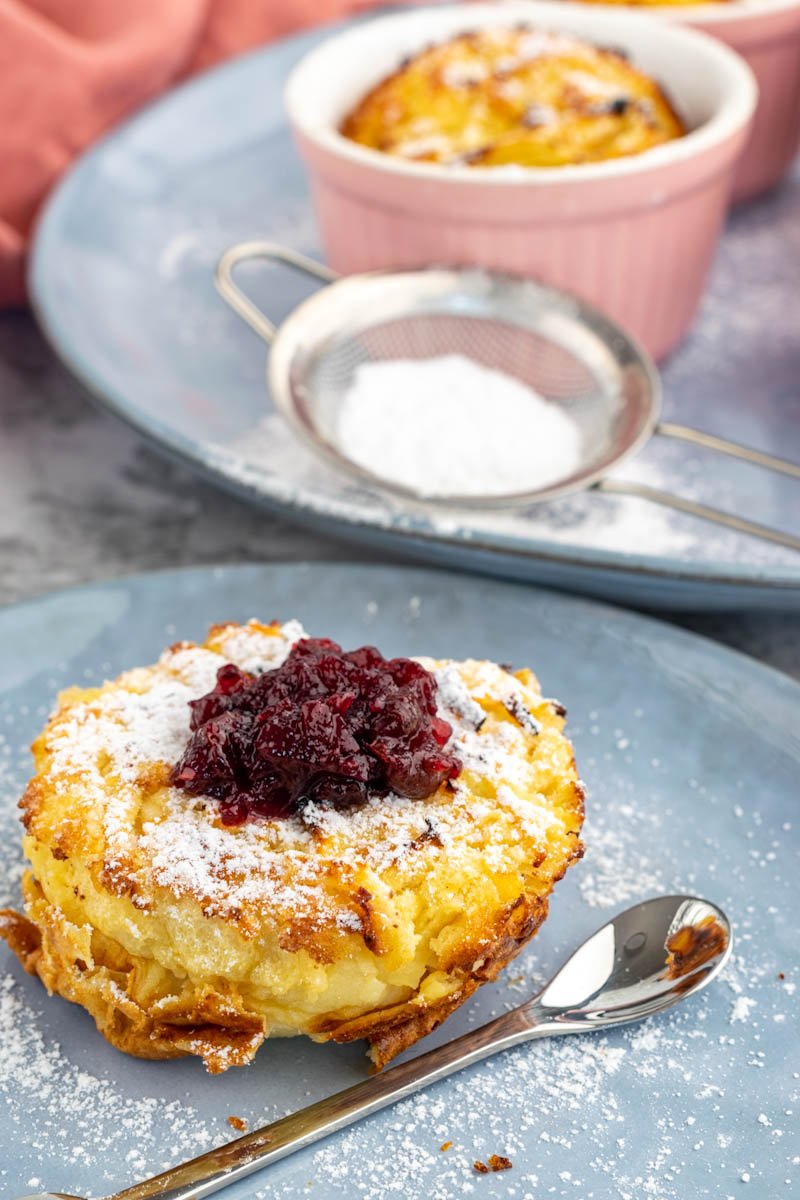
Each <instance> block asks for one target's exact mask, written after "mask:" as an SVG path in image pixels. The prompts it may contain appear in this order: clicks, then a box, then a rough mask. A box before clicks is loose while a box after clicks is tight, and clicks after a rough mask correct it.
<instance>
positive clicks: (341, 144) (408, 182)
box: [286, 2, 756, 358]
mask: <svg viewBox="0 0 800 1200" xmlns="http://www.w3.org/2000/svg"><path fill="white" fill-rule="evenodd" d="M560 7H561V6H556V5H553V4H551V3H529V2H524V3H508V4H502V5H485V4H475V5H470V6H469V7H466V8H461V7H456V8H451V7H447V8H434V9H420V10H414V11H409V12H405V13H402V14H399V15H395V16H389V17H383V18H379V19H377V20H374V21H370V22H367V23H365V24H363V25H360V26H357V27H355V28H353V29H350V30H348V31H347V32H345V33H342V34H339V35H338V36H336V37H333V38H331V39H330V40H329V41H327V42H325V43H323V44H322V45H321V46H320V47H318V48H317V49H316V50H314V51H312V53H311V54H310V55H308V56H307V57H306V58H305V59H303V61H302V62H301V63H300V64H299V65H298V66H297V67H296V68H295V70H294V72H293V74H292V76H291V78H290V80H289V83H288V86H287V93H286V95H287V105H288V110H289V116H290V120H291V123H292V126H293V129H294V132H295V136H296V139H297V142H298V145H299V148H300V151H301V154H302V156H303V158H304V160H305V162H306V165H307V168H308V172H309V179H310V184H311V190H312V194H313V198H314V202H315V207H316V212H317V216H318V220H319V223H320V227H321V233H322V240H323V245H324V248H325V252H326V256H327V259H328V262H329V263H330V265H331V266H332V267H333V268H334V269H335V270H337V271H339V272H341V273H353V272H358V271H369V270H374V269H380V268H387V267H417V266H421V265H427V264H431V263H460V264H474V265H478V266H484V267H488V268H492V269H494V270H499V271H509V272H513V273H516V274H523V275H530V276H534V277H536V278H538V279H541V280H544V281H545V282H548V283H552V284H555V285H556V286H558V287H562V288H564V289H566V290H569V291H572V292H574V293H576V294H577V295H579V296H581V297H583V298H584V299H586V300H589V301H590V302H592V303H594V304H595V305H597V306H598V307H599V308H600V309H602V310H603V311H605V312H606V313H608V314H609V315H610V316H612V317H613V318H615V319H616V320H617V321H619V322H620V324H622V325H623V326H624V327H625V328H627V329H628V330H629V331H630V332H631V333H633V334H634V336H636V337H638V338H639V340H640V341H641V342H642V343H643V344H644V346H645V347H646V348H647V349H648V350H649V351H650V353H651V354H652V355H654V356H655V357H656V358H660V357H662V356H663V355H664V354H666V353H667V352H668V351H669V350H670V349H671V348H672V347H673V346H674V345H675V344H676V343H677V342H678V341H679V340H680V338H681V337H682V336H683V335H684V333H685V332H686V330H687V329H688V327H689V325H690V323H691V321H692V318H693V316H694V313H695V310H696V308H697V305H698V302H699V300H700V296H701V294H702V291H703V287H704V284H705V280H706V276H707V273H708V269H709V266H710V263H711V260H712V257H713V253H714V248H715V245H716V241H717V237H718V234H719V230H720V226H721V223H722V220H723V217H724V214H725V210H726V207H727V204H728V200H729V195H730V188H731V182H732V177H733V171H734V167H735V165H736V160H737V158H738V156H739V154H740V152H741V149H742V147H743V145H744V142H745V140H746V137H747V134H748V132H749V127H750V122H751V118H752V113H753V109H754V107H755V100H756V88H755V84H754V82H753V79H752V75H751V73H750V71H749V70H748V68H747V67H746V66H745V65H744V64H743V63H742V62H741V60H740V59H739V58H738V57H737V56H736V55H735V54H733V53H731V51H730V50H728V49H727V48H726V47H724V46H722V45H721V44H720V43H718V42H716V41H714V40H712V39H710V38H708V37H706V36H704V35H703V34H699V33H696V32H695V31H694V30H689V29H686V28H683V27H681V26H679V25H676V24H667V23H662V22H658V21H655V20H653V19H652V18H649V17H643V16H641V15H639V14H632V13H630V12H628V11H627V10H626V11H619V12H611V11H609V10H608V9H602V10H599V9H593V8H589V7H581V6H577V5H570V6H569V13H568V14H567V13H565V12H560V11H559V9H560ZM519 21H526V22H527V23H530V24H535V25H538V26H540V27H545V28H554V29H562V30H564V29H567V30H569V31H570V32H575V33H577V34H578V35H579V36H581V37H584V38H587V39H588V40H590V41H595V42H599V43H602V44H606V45H614V46H617V47H621V48H622V49H624V50H625V52H626V53H628V54H629V55H630V56H631V57H632V59H633V60H634V61H635V62H636V63H637V64H639V65H640V66H641V67H643V69H644V70H646V71H648V72H649V73H650V74H652V75H653V76H654V77H655V78H657V79H658V80H659V81H660V82H661V83H662V84H663V85H664V86H665V87H666V89H667V91H668V93H669V94H670V96H671V98H672V100H673V102H674V103H675V105H676V107H677V108H678V109H679V111H681V113H682V115H683V116H684V118H685V120H686V121H687V123H688V124H689V126H690V130H691V132H689V133H688V134H687V135H686V136H685V137H682V138H679V139H677V140H676V141H673V142H670V143H668V144H666V145H663V146H658V147H655V148H653V149H651V150H648V151H646V152H645V153H643V154H639V155H636V156H631V157H629V158H622V159H615V160H612V161H608V162H601V163H589V164H581V165H576V166H565V167H556V168H520V167H500V168H485V167H484V168H481V167H457V166H452V167H451V166H441V165H437V164H431V163H416V162H408V161H404V160H400V159H397V158H394V157H391V156H389V155H385V154H381V153H380V152H378V151H374V150H371V149H368V148H365V147H363V146H359V145H356V144H354V143H353V142H350V141H348V140H347V139H346V138H344V137H342V136H341V134H339V132H338V125H339V123H340V121H341V119H342V117H343V116H344V115H345V113H346V112H348V111H349V109H350V108H351V107H352V106H353V105H354V104H355V103H356V102H357V101H358V100H359V99H360V97H361V96H362V95H363V94H364V93H365V92H366V91H367V90H368V88H369V87H371V86H372V85H374V84H375V83H376V82H377V81H378V80H380V79H382V78H384V77H385V76H386V75H388V74H389V73H390V71H392V70H393V69H394V68H395V67H396V66H397V65H398V63H399V62H400V60H401V59H403V58H404V57H405V56H406V55H408V54H409V53H414V52H415V51H417V50H419V49H421V48H422V47H423V46H424V45H426V44H428V43H429V42H431V41H440V40H443V39H445V38H447V37H449V36H451V35H452V34H455V33H456V32H461V31H463V30H464V29H467V28H473V29H476V28H481V27H487V26H491V25H498V24H501V23H502V24H515V23H517V22H519Z"/></svg>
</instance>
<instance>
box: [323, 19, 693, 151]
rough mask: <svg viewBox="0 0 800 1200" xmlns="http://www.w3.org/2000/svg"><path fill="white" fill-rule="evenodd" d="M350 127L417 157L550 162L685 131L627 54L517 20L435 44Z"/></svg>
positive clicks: (639, 146)
mask: <svg viewBox="0 0 800 1200" xmlns="http://www.w3.org/2000/svg"><path fill="white" fill-rule="evenodd" d="M341 132H342V133H343V135H344V136H345V137H347V138H350V139H351V140H352V141H355V142H359V143H360V144H361V145H364V146H369V147H371V148H372V149H374V150H380V151H382V152H383V153H385V154H392V155H395V156H398V157H400V158H405V159H410V160H414V161H417V162H437V163H450V164H460V165H466V166H482V167H495V166H503V165H509V164H515V165H517V166H527V167H551V166H560V165H564V164H570V163H585V162H599V161H603V160H605V159H611V158H621V157H625V156H627V155H631V154H639V153H641V152H642V151H643V150H647V149H649V148H650V147H652V146H656V145H658V144H660V143H662V142H666V141H670V140H672V139H673V138H677V137H680V136H681V134H683V133H684V132H685V130H684V128H683V125H682V123H681V121H680V119H679V118H678V116H677V115H676V113H675V111H674V110H673V108H672V106H671V104H670V103H669V101H668V99H667V97H666V96H665V95H664V92H663V91H662V89H661V88H660V87H659V86H658V84H657V83H656V82H655V81H654V80H652V79H650V78H649V77H648V76H647V75H645V74H644V73H643V72H641V71H639V70H637V69H636V68H635V67H634V66H633V65H632V64H631V63H630V62H628V60H627V59H626V58H624V57H623V56H622V55H621V54H619V53H618V52H616V51H613V50H607V49H603V48H600V47H596V46H592V45H590V44H589V43H586V42H582V41H579V40H578V39H576V38H573V37H571V36H567V35H563V34H557V33H549V32H548V31H546V30H535V29H529V28H524V27H523V28H519V27H517V28H507V29H503V28H497V29H490V30H485V31H483V32H475V33H465V34H461V35H459V36H458V37H454V38H452V39H451V40H450V41H448V42H445V43H444V44H442V45H438V46H431V47H428V48H427V49H425V50H423V51H422V52H421V53H420V54H417V55H416V56H415V57H413V58H412V59H410V60H409V61H408V62H406V63H404V64H403V66H402V67H401V68H400V69H399V70H398V71H397V72H395V74H394V75H391V76H390V77H389V78H388V79H385V80H384V81H383V82H382V83H379V84H378V85H377V87H375V88H373V89H372V91H371V92H369V93H368V95H366V96H365V97H364V98H363V99H362V100H361V102H360V103H359V104H358V105H357V106H356V108H355V109H354V110H353V111H352V112H351V113H350V114H349V115H348V116H347V117H346V118H345V120H344V121H343V123H342V126H341Z"/></svg>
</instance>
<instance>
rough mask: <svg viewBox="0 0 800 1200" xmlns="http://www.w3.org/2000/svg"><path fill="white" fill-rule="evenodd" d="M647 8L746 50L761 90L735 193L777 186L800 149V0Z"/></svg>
mask: <svg viewBox="0 0 800 1200" xmlns="http://www.w3.org/2000/svg"><path fill="white" fill-rule="evenodd" d="M647 12H648V13H650V14H651V15H655V16H658V17H663V18H665V19H667V20H670V21H676V22H679V23H680V24H681V25H690V26H691V27H692V28H693V29H700V30H702V31H703V32H704V33H708V34H711V36H712V37H716V38H719V40H720V41H721V42H724V43H725V44H726V45H727V46H730V47H731V49H732V50H735V51H736V52H737V54H741V56H742V58H743V59H744V60H745V62H746V63H747V64H748V66H749V67H750V69H751V70H752V72H753V74H754V75H755V77H756V82H757V84H758V92H759V96H758V105H757V107H756V113H755V119H754V121H753V127H752V129H751V131H750V136H749V138H748V140H747V144H746V146H745V148H744V150H743V151H742V156H741V158H740V160H739V165H738V166H737V168H736V175H735V177H734V181H733V199H734V200H737V201H738V200H750V199H752V198H753V197H755V196H758V195H760V194H761V193H762V192H765V191H768V190H769V189H770V188H771V187H774V186H775V184H776V183H778V182H779V181H780V180H781V179H782V178H783V176H784V175H785V174H786V172H787V171H788V170H789V167H790V166H791V164H792V160H793V159H794V157H795V155H796V154H797V151H798V149H800V0H729V2H728V3H715V4H689V5H664V6H656V7H653V8H648V9H647Z"/></svg>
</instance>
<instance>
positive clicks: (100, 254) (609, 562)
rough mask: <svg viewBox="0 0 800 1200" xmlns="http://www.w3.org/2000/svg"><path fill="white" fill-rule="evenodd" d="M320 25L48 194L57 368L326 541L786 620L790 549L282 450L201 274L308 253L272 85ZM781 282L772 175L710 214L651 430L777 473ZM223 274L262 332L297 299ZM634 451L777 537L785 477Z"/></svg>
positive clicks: (676, 517)
mask: <svg viewBox="0 0 800 1200" xmlns="http://www.w3.org/2000/svg"><path fill="white" fill-rule="evenodd" d="M329 32H330V29H328V30H322V31H319V30H317V31H314V32H312V33H306V34H303V35H302V36H299V37H294V38H291V39H289V40H287V41H284V42H279V43H277V44H275V45H273V46H269V47H267V48H265V49H262V50H259V51H257V52H256V53H254V54H250V55H248V56H245V57H243V58H240V59H237V60H235V61H234V62H232V63H230V64H228V65H226V66H223V67H221V68H219V69H217V70H214V71H211V72H209V73H207V74H205V75H202V76H201V77H200V78H198V79H196V80H195V81H193V82H191V83H189V84H187V85H186V86H184V87H182V88H179V89H178V90H177V91H175V92H173V93H172V94H170V95H169V96H167V97H166V98H165V99H163V100H160V101H159V102H157V103H156V104H154V105H152V106H151V107H149V108H147V109H146V110H145V111H144V112H142V113H141V114H140V115H139V116H137V117H136V118H134V119H133V120H132V121H129V122H128V123H127V124H125V125H123V126H121V127H120V128H119V129H118V130H117V131H116V132H114V133H113V134H112V135H111V136H110V137H108V138H107V139H106V140H105V141H103V142H102V143H101V144H99V145H98V146H97V147H96V148H95V149H94V150H92V151H91V152H90V153H89V154H87V155H86V156H85V157H84V158H83V159H82V160H81V161H80V162H79V163H78V164H77V165H76V166H75V167H74V169H73V170H72V171H71V172H70V174H69V175H68V176H67V177H66V179H65V180H64V181H63V182H62V183H61V185H60V186H59V187H58V188H57V189H56V191H55V193H54V195H53V197H52V198H51V200H50V202H49V204H48V206H47V208H46V210H45V213H44V216H43V218H42V220H41V221H40V223H39V226H38V232H37V236H36V240H35V245H34V251H33V261H32V269H31V276H30V284H31V293H32V298H33V302H34V305H35V307H36V310H37V313H38V315H39V317H40V320H41V322H42V325H43V327H44V329H45V332H46V333H47V335H48V337H49V338H50V340H51V342H52V343H53V345H54V347H55V348H56V350H57V351H58V353H59V354H60V355H61V357H62V358H63V359H64V361H65V362H66V363H67V365H68V366H69V367H70V368H71V369H72V371H73V372H74V373H75V374H76V375H77V376H78V377H79V378H80V379H81V380H82V381H83V382H84V383H85V384H86V386H87V387H88V388H89V389H90V391H92V392H93V393H94V394H95V395H96V397H97V398H98V399H99V400H100V401H101V402H102V403H104V404H105V405H107V406H108V407H109V408H111V409H112V410H113V411H114V412H116V413H117V414H118V415H119V416H121V417H122V418H123V419H124V420H125V421H127V422H128V423H129V424H130V425H132V426H134V428H136V429H137V430H139V431H140V432H141V433H142V434H144V435H145V436H146V437H148V438H151V439H152V440H153V441H155V442H156V443H158V444H159V445H160V446H162V447H163V448H164V449H166V450H167V451H169V452H170V453H171V454H173V455H175V456H176V457H178V458H180V459H181V460H183V461H184V462H186V463H188V464H189V465H190V466H193V467H194V468H195V469H197V470H198V471H200V472H201V473H202V474H204V475H206V476H208V477H209V478H211V479H213V480H215V481H216V482H218V483H219V484H221V485H223V486H224V487H226V488H228V489H229V490H232V491H235V492H237V493H238V494H240V495H242V496H244V497H246V498H248V499H250V500H251V501H253V502H255V503H258V504H262V505H264V506H266V507H268V508H271V509H273V510H276V511H280V512H281V513H283V514H284V515H286V516H289V517H291V518H293V519H295V520H297V521H301V522H304V523H306V524H308V525H313V526H317V527H320V528H324V529H328V530H330V531H331V532H335V533H336V534H338V535H339V536H347V537H351V538H356V539H358V540H360V541H362V542H367V543H370V544H372V545H375V546H377V547H380V548H381V549H382V550H385V551H386V550H388V551H391V550H394V551H396V552H398V553H405V554H408V555H414V556H417V557H422V558H425V559H429V560H433V561H440V562H445V563H450V564H452V565H456V566H459V567H466V568H468V569H472V570H476V571H484V572H488V573H492V574H501V575H506V576H509V577H515V578H519V579H525V580H529V581H536V582H540V583H547V584H552V585H556V586H561V587H565V588H570V589H573V590H579V591H584V592H589V593H592V594H595V595H600V596H604V597H610V598H613V599H617V600H621V601H623V602H626V603H632V604H642V605H651V606H658V607H664V608H672V609H675V608H679V607H684V608H723V607H728V608H731V607H743V606H749V607H759V606H760V607H772V608H789V607H793V606H796V605H797V603H798V600H800V555H798V554H797V553H795V552H792V551H790V550H787V549H782V548H781V547H778V546H774V545H770V544H767V543H763V542H760V541H757V540H755V539H753V538H747V537H743V536H741V535H739V534H736V533H733V532H732V531H729V530H723V529H720V528H719V527H717V526H714V525H710V524H708V523H705V522H703V521H698V520H696V519H694V518H691V517H687V516H684V515H681V514H677V513H669V512H668V511H666V510H662V509H659V508H657V507H656V506H654V505H652V504H648V503H647V502H645V501H642V500H635V499H630V498H623V497H614V496H605V495H599V494H596V493H593V494H590V495H583V496H578V497H572V498H568V499H564V500H560V501H558V502H555V503H552V504H548V505H545V506H538V507H531V508H528V509H526V510H523V511H519V510H517V511H512V510H507V511H505V512H498V511H497V510H492V511H487V512H486V513H483V514H477V513H475V512H473V511H470V512H466V511H464V512H459V511H457V510H451V511H446V512H442V511H441V510H437V511H436V512H434V513H430V514H428V515H426V514H425V513H424V511H423V510H421V509H418V508H417V509H413V508H411V507H408V506H405V505H404V504H403V503H402V502H401V501H397V500H396V499H392V498H389V497H387V496H386V495H383V494H380V493H377V492H371V491H368V490H365V489H363V488H360V487H355V486H353V485H352V484H351V483H350V482H349V481H348V480H346V479H345V478H343V477H340V476H339V475H337V474H335V473H334V472H333V471H332V470H330V469H328V468H327V467H325V466H323V465H321V464H320V463H319V462H318V461H317V460H316V459H315V458H314V457H312V456H311V454H310V453H309V451H308V450H306V449H305V448H304V447H303V446H302V445H300V444H299V443H298V442H297V441H296V440H295V439H294V437H293V436H292V435H291V434H290V432H289V431H288V429H287V428H286V427H285V426H284V424H283V422H282V420H281V418H279V417H278V416H277V414H276V413H275V412H274V410H273V408H272V404H271V402H270V399H269V396H268V394H267V391H266V387H265V383H264V347H263V345H262V343H261V342H260V341H259V340H258V339H257V338H256V336H255V335H254V334H253V333H252V332H251V331H250V330H249V329H247V328H246V327H245V326H243V325H242V323H241V322H240V321H239V320H238V318H237V317H235V316H234V315H233V313H231V312H230V311H229V310H228V309H227V308H226V306H225V305H224V304H223V302H222V300H221V299H220V298H219V296H218V295H217V294H216V292H215V290H214V287H213V283H212V273H213V268H214V264H215V262H216V260H217V258H218V256H219V254H220V253H221V251H222V250H223V249H224V248H225V247H226V246H228V245H229V244H231V243H232V242H235V241H239V240H241V239H243V238H249V237H268V238H271V239H273V240H277V241H279V242H283V243H285V244H286V245H289V246H293V247H296V248H298V249H302V250H305V251H307V252H310V253H315V254H319V247H318V244H317V232H316V228H315V224H314V220H313V216H312V213H311V209H310V204H309V200H308V196H307V193H306V185H305V180H304V176H303V172H302V168H301V166H300V163H299V160H298V158H297V156H296V154H295V151H294V149H293V147H292V144H291V139H290V136H289V132H288V129H287V125H286V119H285V114H284V109H283V103H282V89H283V84H284V81H285V79H286V76H287V74H288V72H289V70H290V69H291V67H292V66H293V65H294V63H295V62H296V61H297V60H298V59H299V58H300V56H301V55H302V54H304V53H305V52H306V51H307V50H308V49H310V48H311V47H312V46H313V45H315V44H316V43H317V42H318V41H319V40H320V39H321V38H323V37H325V36H327V34H328V33H329ZM799 270H800V180H798V179H795V181H794V182H790V183H788V184H787V185H786V186H785V187H784V188H783V189H782V190H779V191H778V192H776V193H775V194H774V195H773V196H772V197H771V198H768V199H767V200H766V201H764V202H762V203H760V204H758V205H752V206H750V207H749V208H748V209H746V210H742V211H740V212H739V213H737V214H736V215H734V216H733V217H732V218H731V220H730V222H729V225H728V229H727V231H726V233H725V236H724V239H723V242H722V248H721V253H720V255H719V259H718V262H717V265H716V268H715V271H714V274H713V278H712V281H711V288H710V291H709V293H708V295H707V297H706V300H705V303H704V305H703V308H702V311H701V314H700V318H699V320H698V323H697V326H696V328H695V330H694V332H693V334H692V336H691V337H690V339H689V341H688V342H687V343H686V344H685V345H684V346H683V347H682V348H681V349H680V351H679V352H678V353H677V354H676V355H675V356H674V357H673V359H672V360H671V361H670V363H669V364H668V366H667V368H666V370H665V378H664V384H665V393H666V402H665V414H664V415H665V418H666V419H668V420H674V421H679V422H683V423H685V424H689V425H696V426H698V427H699V428H701V429H704V430H708V431H709V432H711V433H717V434H721V435H723V436H726V437H729V438H734V439H735V440H739V441H742V442H745V443H748V444H750V445H753V446H756V447H758V448H759V449H762V450H765V451H768V452H772V453H777V454H779V455H782V456H784V457H788V458H795V459H797V460H800V394H798V389H797V380H798V378H799V377H800V338H798V336H797V319H796V312H797V278H798V271H799ZM244 276H245V272H244V271H243V272H242V277H243V278H244ZM247 282H248V286H249V287H250V288H251V289H252V290H253V292H254V293H255V295H256V297H257V299H258V300H259V302H260V304H261V306H262V308H264V309H265V310H266V311H267V312H269V313H271V314H272V315H274V316H275V317H276V318H279V317H280V316H281V315H282V314H284V313H285V312H286V311H288V309H289V308H291V307H292V305H293V304H294V303H296V301H297V300H298V298H299V295H300V293H299V292H298V291H297V285H296V283H295V282H293V281H292V280H291V278H287V277H286V276H285V275H284V274H276V273H272V272H270V271H268V270H265V269H263V268H255V269H253V271H252V272H251V274H250V276H249V278H248V281H247ZM657 442H658V439H657V440H656V442H654V443H651V444H650V445H649V446H648V447H647V448H646V449H645V451H644V452H643V453H642V454H641V455H640V456H639V457H638V458H637V459H636V461H635V462H634V463H633V464H627V465H626V466H625V468H624V474H625V475H627V476H628V477H630V476H633V477H634V478H636V479H638V480H641V481H645V482H648V483H650V484H655V485H657V486H660V487H663V488H667V489H672V490H675V491H678V492H681V493H683V494H684V495H687V496H690V497H692V498H694V499H697V500H701V501H703V502H705V503H709V504H712V505H713V504H717V505H719V506H721V507H724V508H728V509H730V510H732V511H734V512H740V513H743V514H745V515H746V516H748V517H749V518H751V519H753V520H756V521H760V522H762V523H764V524H772V525H778V526H779V527H781V526H782V527H784V528H789V529H790V531H792V532H797V530H796V529H793V528H792V517H793V515H795V516H796V514H797V513H798V511H800V486H799V485H798V484H797V482H796V481H793V480H791V479H788V478H785V477H780V476H776V475H770V474H767V473H765V472H764V471H762V470H759V469H757V468H754V467H752V466H748V465H746V464H742V463H737V462H733V461H730V460H725V459H722V458H721V457H719V456H715V455H713V454H712V453H711V452H708V451H704V450H695V449H693V450H688V449H687V448H686V447H685V446H683V445H675V444H669V443H668V442H666V441H665V442H664V444H657ZM622 473H623V472H622V470H621V474H622Z"/></svg>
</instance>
